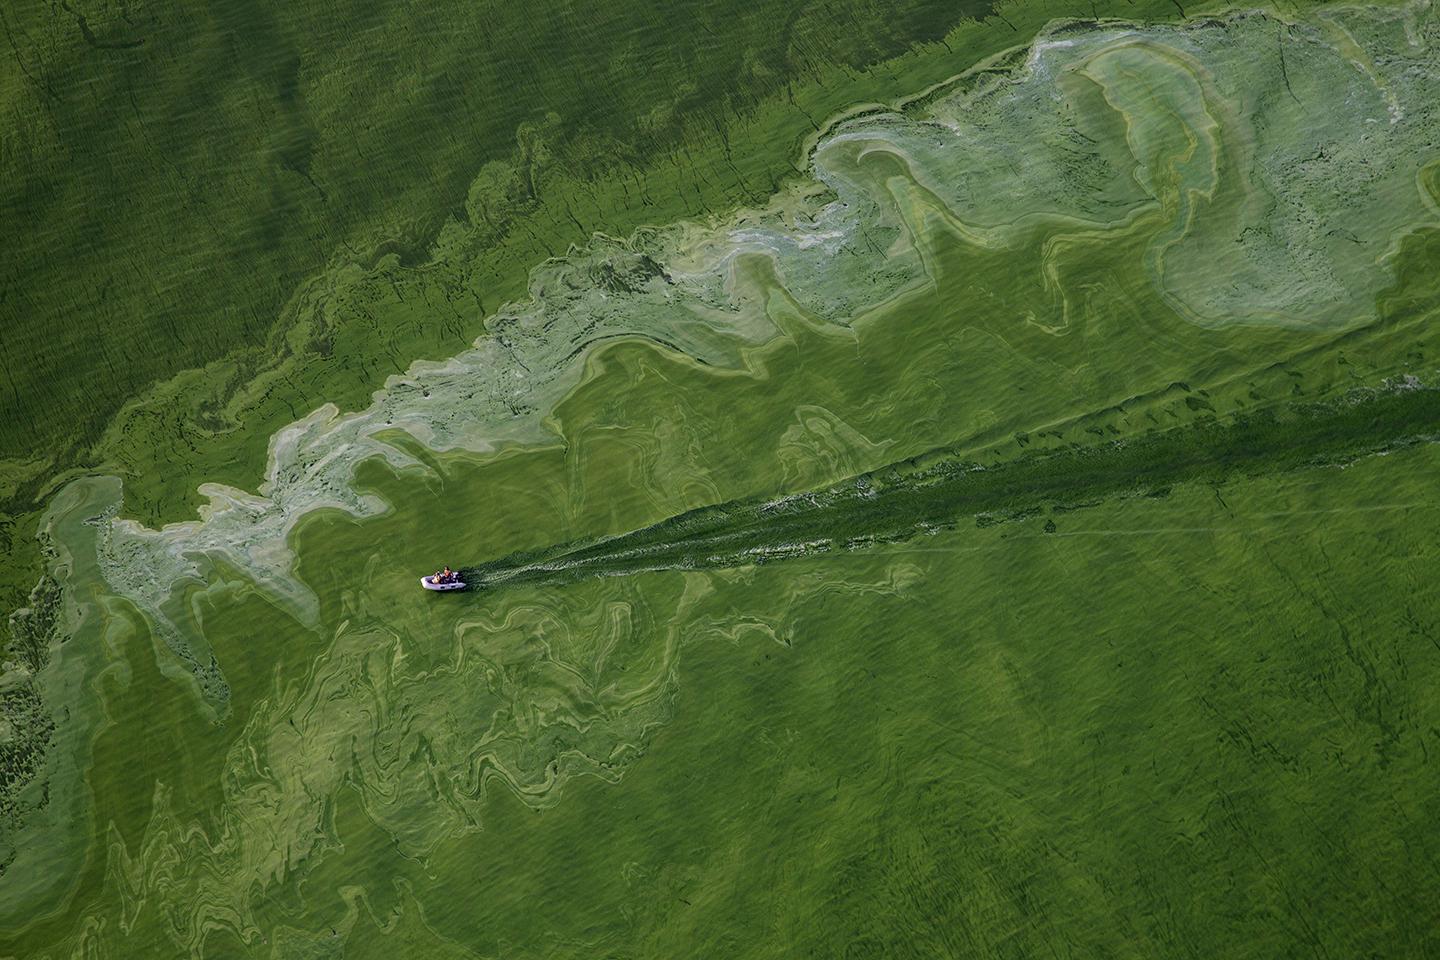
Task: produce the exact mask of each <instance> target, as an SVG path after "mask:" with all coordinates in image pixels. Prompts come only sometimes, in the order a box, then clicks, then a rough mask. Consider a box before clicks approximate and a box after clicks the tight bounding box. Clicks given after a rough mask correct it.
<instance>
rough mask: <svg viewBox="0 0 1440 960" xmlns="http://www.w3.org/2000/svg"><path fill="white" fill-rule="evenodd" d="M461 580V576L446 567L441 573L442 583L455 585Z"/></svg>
mask: <svg viewBox="0 0 1440 960" xmlns="http://www.w3.org/2000/svg"><path fill="white" fill-rule="evenodd" d="M459 579H460V576H459V574H457V573H456V572H455V571H454V570H451V569H450V568H449V567H446V568H445V569H444V570H442V571H440V582H441V583H454V582H455V581H456V580H459Z"/></svg>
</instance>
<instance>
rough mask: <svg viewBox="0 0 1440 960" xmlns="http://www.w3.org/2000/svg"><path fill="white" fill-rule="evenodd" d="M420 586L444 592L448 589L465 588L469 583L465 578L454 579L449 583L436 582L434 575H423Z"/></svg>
mask: <svg viewBox="0 0 1440 960" xmlns="http://www.w3.org/2000/svg"><path fill="white" fill-rule="evenodd" d="M420 586H422V587H424V588H425V589H426V590H436V591H439V592H441V593H443V592H445V591H447V590H464V589H465V588H466V587H467V586H468V584H467V583H465V581H463V580H452V581H450V582H449V583H436V582H435V580H434V578H433V577H421V578H420Z"/></svg>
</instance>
